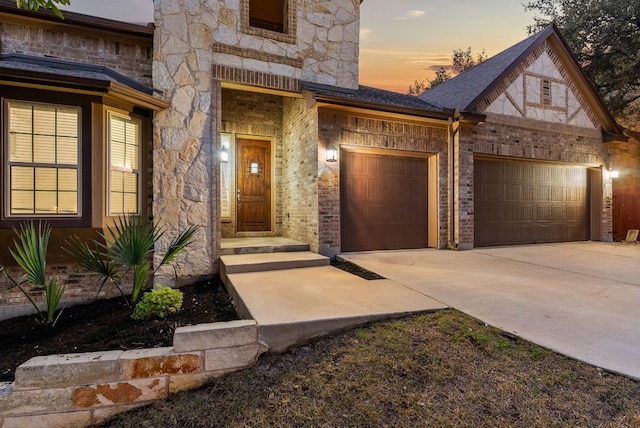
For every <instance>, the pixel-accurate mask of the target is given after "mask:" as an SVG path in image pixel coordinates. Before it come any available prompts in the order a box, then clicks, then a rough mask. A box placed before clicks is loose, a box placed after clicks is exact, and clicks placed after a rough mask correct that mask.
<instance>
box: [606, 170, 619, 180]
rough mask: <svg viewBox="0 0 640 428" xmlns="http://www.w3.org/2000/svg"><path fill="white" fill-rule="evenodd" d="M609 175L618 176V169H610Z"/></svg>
mask: <svg viewBox="0 0 640 428" xmlns="http://www.w3.org/2000/svg"><path fill="white" fill-rule="evenodd" d="M609 175H610V176H611V178H618V177H620V171H617V170H612V171H610V172H609Z"/></svg>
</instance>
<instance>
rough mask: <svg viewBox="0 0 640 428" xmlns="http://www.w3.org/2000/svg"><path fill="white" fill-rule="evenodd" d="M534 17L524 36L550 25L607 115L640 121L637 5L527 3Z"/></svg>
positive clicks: (617, 0) (563, 0)
mask: <svg viewBox="0 0 640 428" xmlns="http://www.w3.org/2000/svg"><path fill="white" fill-rule="evenodd" d="M525 9H526V10H530V11H534V12H537V13H538V14H539V15H537V16H535V17H534V21H535V23H534V24H533V25H531V26H529V27H528V30H529V32H530V33H534V32H536V31H539V30H541V29H542V28H544V27H546V26H547V25H549V24H551V23H555V24H556V25H557V26H558V28H559V29H560V31H561V32H562V35H563V36H564V38H565V40H566V41H567V43H568V44H569V46H570V47H571V49H572V50H573V52H574V53H575V54H576V58H577V60H578V63H579V64H580V65H581V66H582V67H583V69H584V71H585V72H586V73H587V75H588V76H589V77H590V78H591V80H593V83H594V84H595V86H596V88H597V89H598V91H599V93H600V95H601V96H602V97H603V99H604V101H605V103H606V104H607V106H608V107H609V110H610V111H611V112H612V114H613V115H614V116H616V118H618V119H624V120H626V121H627V122H628V123H634V124H635V127H636V129H637V123H638V121H640V2H638V1H629V0H530V1H528V2H527V3H526V4H525Z"/></svg>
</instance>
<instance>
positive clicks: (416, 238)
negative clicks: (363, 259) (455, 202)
mask: <svg viewBox="0 0 640 428" xmlns="http://www.w3.org/2000/svg"><path fill="white" fill-rule="evenodd" d="M427 191H428V160H427V158H423V157H408V156H395V155H388V154H386V153H385V154H380V153H362V152H351V151H343V152H342V153H341V162H340V222H341V248H342V251H367V250H396V249H406V248H425V247H427V245H428V236H427V233H428V221H427V211H428V206H427V205H428V204H427V200H428V198H427V196H428V195H427Z"/></svg>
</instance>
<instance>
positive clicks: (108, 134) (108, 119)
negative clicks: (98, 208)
mask: <svg viewBox="0 0 640 428" xmlns="http://www.w3.org/2000/svg"><path fill="white" fill-rule="evenodd" d="M111 116H117V117H120V118H122V119H125V120H128V121H131V122H137V123H138V136H137V138H138V165H137V166H138V168H137V170H133V171H137V172H136V173H137V175H138V188H137V193H138V194H137V199H138V200H137V205H138V211H137V212H135V213H132V212H126V213H124V212H123V213H118V212H112V211H111V170H112V168H111ZM105 129H106V135H105V142H106V145H107V151H106V153H107V156H106V159H105V163H106V172H107V182H106V186H105V187H106V192H105V198H106V204H105V207H106V213H105V214H106V216H107V217H117V216H119V215H123V214H133V215H140V214H141V213H142V191H141V190H142V120H140V119H138V118H135V117H131V116H130V115H129V114H126V113H122V112H119V111H116V110H107V112H106V126H105ZM116 169H117V168H116ZM128 172H131V171H128Z"/></svg>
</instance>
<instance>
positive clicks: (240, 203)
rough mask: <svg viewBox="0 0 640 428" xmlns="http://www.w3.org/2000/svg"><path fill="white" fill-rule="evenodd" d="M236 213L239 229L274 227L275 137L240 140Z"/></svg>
mask: <svg viewBox="0 0 640 428" xmlns="http://www.w3.org/2000/svg"><path fill="white" fill-rule="evenodd" d="M237 153H238V158H237V163H236V165H237V175H236V177H237V180H238V182H237V187H236V207H237V209H236V216H237V219H236V220H237V231H238V232H268V231H270V230H271V141H267V140H253V139H244V138H240V139H238V142H237Z"/></svg>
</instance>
